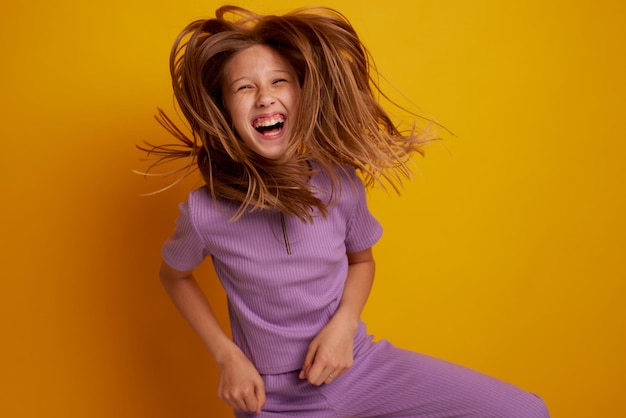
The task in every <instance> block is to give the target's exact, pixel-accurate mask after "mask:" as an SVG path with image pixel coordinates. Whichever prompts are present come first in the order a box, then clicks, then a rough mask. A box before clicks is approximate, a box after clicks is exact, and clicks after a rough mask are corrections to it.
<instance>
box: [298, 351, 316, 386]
mask: <svg viewBox="0 0 626 418" xmlns="http://www.w3.org/2000/svg"><path fill="white" fill-rule="evenodd" d="M316 354H317V347H315V346H311V347H309V349H308V351H307V352H306V356H304V363H303V365H302V371H301V372H300V379H306V378H307V377H308V375H309V372H310V371H311V365H312V364H313V363H314V361H315V355H316Z"/></svg>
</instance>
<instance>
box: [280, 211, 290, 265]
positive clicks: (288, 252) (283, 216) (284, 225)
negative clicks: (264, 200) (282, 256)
mask: <svg viewBox="0 0 626 418" xmlns="http://www.w3.org/2000/svg"><path fill="white" fill-rule="evenodd" d="M280 225H281V226H282V227H283V239H284V240H285V248H286V249H287V254H289V255H291V246H290V245H289V236H288V235H287V225H286V224H285V215H283V213H282V212H281V213H280Z"/></svg>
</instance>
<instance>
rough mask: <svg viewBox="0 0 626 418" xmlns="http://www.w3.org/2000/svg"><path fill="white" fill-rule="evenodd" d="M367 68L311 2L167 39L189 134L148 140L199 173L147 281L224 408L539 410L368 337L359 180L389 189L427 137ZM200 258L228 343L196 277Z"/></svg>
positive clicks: (341, 22) (528, 400) (349, 33)
mask: <svg viewBox="0 0 626 418" xmlns="http://www.w3.org/2000/svg"><path fill="white" fill-rule="evenodd" d="M370 65H371V64H370V60H369V56H368V54H367V52H366V49H365V48H364V46H363V45H362V43H361V42H360V40H359V38H358V36H357V35H356V33H355V31H354V30H353V28H352V26H351V25H350V24H349V23H348V21H346V19H345V18H344V17H343V16H342V15H340V14H339V13H337V12H335V11H333V10H329V9H323V8H321V9H320V8H318V9H303V10H297V11H293V12H291V13H287V14H285V15H283V16H259V15H255V14H253V13H251V12H249V11H246V10H243V9H241V8H237V7H232V6H225V7H222V8H220V9H219V10H217V13H216V18H213V19H207V20H199V21H196V22H194V23H192V24H190V25H189V26H188V27H187V28H186V29H185V30H184V31H183V32H182V33H181V35H180V36H179V37H178V39H177V40H176V42H175V44H174V47H173V49H172V55H171V72H172V77H173V86H174V93H175V96H176V99H177V101H178V104H179V106H180V108H181V111H182V113H183V115H184V116H185V118H186V120H187V122H188V123H189V125H190V127H191V131H192V133H193V135H192V138H191V139H190V138H186V137H185V135H183V134H182V133H181V131H179V130H178V129H177V128H176V127H175V125H174V124H173V123H172V122H171V121H170V119H168V118H167V116H165V115H164V114H163V113H161V114H160V118H159V119H160V121H161V123H162V124H163V125H164V126H165V127H166V128H167V129H168V130H169V131H170V132H171V133H172V134H174V135H175V136H176V137H177V138H178V139H179V140H181V141H182V148H181V144H178V145H166V146H157V147H153V148H151V149H150V150H149V151H150V152H151V153H155V154H156V155H158V156H160V160H161V161H163V160H170V159H176V158H179V157H181V158H183V157H184V158H189V157H191V159H192V160H194V161H195V162H196V163H197V166H198V168H199V169H200V172H201V174H202V176H203V178H204V180H205V182H206V185H205V186H203V187H201V188H199V189H197V190H194V191H192V192H191V193H190V194H189V197H188V199H187V201H186V202H185V203H183V204H181V205H180V215H179V218H178V221H177V225H176V229H175V231H174V232H173V234H172V236H171V237H170V238H169V239H168V240H167V242H166V243H165V245H164V246H163V265H162V268H161V273H160V277H161V281H162V283H163V285H164V287H165V289H166V291H167V292H168V294H169V296H170V297H171V299H172V301H173V302H174V303H175V305H176V306H177V308H178V309H179V310H180V312H181V313H182V315H183V316H184V317H185V319H186V320H187V321H188V322H189V324H190V325H191V326H192V327H193V329H194V330H195V332H196V333H197V334H198V336H199V337H200V338H201V339H202V341H203V343H204V344H205V345H206V347H207V349H208V351H209V352H210V354H211V355H212V356H213V358H214V359H215V361H216V362H217V364H218V366H219V368H220V378H219V389H218V392H219V397H220V398H221V399H222V400H223V401H224V402H226V403H228V404H229V405H231V406H232V407H233V408H234V409H235V415H236V416H237V417H248V416H253V415H255V414H256V415H258V416H261V417H278V416H281V417H282V416H285V417H333V418H336V417H458V416H464V417H520V418H522V417H523V418H533V417H547V416H548V412H547V410H546V408H545V406H544V404H543V402H542V401H541V399H539V398H538V397H536V396H534V395H532V394H529V393H527V392H524V391H522V390H520V389H518V388H516V387H514V386H511V385H509V384H507V383H503V382H500V381H498V380H495V379H493V378H490V377H487V376H485V375H482V374H479V373H477V372H474V371H471V370H468V369H465V368H462V367H459V366H455V365H452V364H449V363H446V362H443V361H440V360H436V359H433V358H430V357H427V356H425V355H421V354H418V353H413V352H409V351H405V350H401V349H398V348H395V347H394V346H392V345H391V344H390V343H388V342H387V341H384V340H383V341H380V342H373V341H372V337H371V336H370V335H368V333H367V331H366V328H365V325H364V324H363V322H362V321H361V319H360V314H361V311H362V309H363V307H364V305H365V303H366V300H367V298H368V295H369V293H370V289H371V286H372V281H373V279H374V258H373V257H372V249H371V247H372V246H373V245H374V244H375V243H376V242H377V240H378V239H379V238H380V236H381V233H382V229H381V226H380V225H379V223H378V222H377V221H376V220H375V219H374V218H373V217H372V215H371V214H370V212H369V211H368V208H367V205H366V200H365V192H364V185H363V182H362V181H361V177H363V178H365V179H366V180H367V182H368V183H372V182H384V183H390V184H392V185H393V184H395V183H397V180H398V175H399V174H400V175H406V174H408V172H407V170H406V167H405V162H406V161H407V160H408V159H409V158H410V157H411V155H412V154H413V153H414V152H421V148H422V146H423V144H424V143H425V142H427V141H428V134H427V133H426V132H422V133H415V132H410V133H403V132H400V131H399V129H398V128H396V127H395V126H394V123H392V121H391V118H390V117H389V116H388V115H387V114H386V113H385V111H384V110H383V108H382V107H381V106H380V105H379V104H378V102H377V100H376V97H377V94H378V93H380V92H379V90H378V88H377V87H376V84H375V82H374V80H373V79H372V74H371V72H373V70H372V71H370ZM356 170H358V171H359V172H360V176H357V174H356ZM206 257H211V258H212V261H213V265H214V268H215V270H216V273H217V275H218V277H219V279H220V281H221V283H222V285H223V286H224V289H225V290H226V294H227V296H228V306H229V314H230V322H231V327H232V336H233V339H232V340H231V339H230V338H229V337H227V335H226V334H225V333H224V332H223V331H222V329H220V326H219V325H218V323H217V321H216V319H215V316H214V314H213V312H212V310H211V307H210V306H209V304H208V302H207V300H206V298H205V297H204V296H203V294H202V292H201V291H200V290H199V288H198V286H197V284H196V281H195V280H194V278H193V275H192V271H193V270H194V269H195V268H196V267H197V266H198V265H199V264H200V263H201V262H202V261H203V260H204V259H205V258H206Z"/></svg>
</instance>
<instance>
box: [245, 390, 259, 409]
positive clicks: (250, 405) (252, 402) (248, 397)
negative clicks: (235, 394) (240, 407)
mask: <svg viewBox="0 0 626 418" xmlns="http://www.w3.org/2000/svg"><path fill="white" fill-rule="evenodd" d="M242 400H243V402H244V404H245V410H246V411H250V412H256V411H257V410H259V402H258V399H257V394H256V389H255V388H251V390H246V391H245V392H244V393H243V398H242Z"/></svg>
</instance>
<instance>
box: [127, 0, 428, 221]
mask: <svg viewBox="0 0 626 418" xmlns="http://www.w3.org/2000/svg"><path fill="white" fill-rule="evenodd" d="M253 45H266V46H269V47H271V48H273V49H274V50H275V51H276V52H277V53H279V54H280V55H281V56H282V57H284V58H285V59H286V60H287V61H288V62H289V63H290V64H291V65H292V66H293V68H294V70H295V72H296V75H297V77H298V82H299V84H300V87H301V92H300V99H299V102H300V106H301V108H304V109H305V111H300V112H298V113H297V117H296V119H295V124H294V126H293V135H292V136H291V139H290V143H289V145H288V148H287V152H286V153H285V155H284V156H283V157H282V158H280V159H276V160H271V159H267V158H264V157H262V156H260V155H258V154H256V153H255V152H253V151H252V150H250V149H249V148H248V147H247V146H246V145H245V144H244V142H243V141H242V140H241V139H240V138H239V137H238V135H237V133H236V131H235V130H234V128H233V124H232V122H231V120H230V116H229V115H228V113H227V112H226V110H225V106H224V103H223V98H222V81H223V77H224V68H225V66H226V63H227V62H228V61H229V60H230V58H232V57H233V55H234V54H236V53H237V52H239V51H242V50H244V49H246V48H248V47H250V46H253ZM170 72H171V76H172V85H173V91H174V97H175V99H176V102H177V105H178V107H179V108H180V111H181V113H182V115H183V116H184V119H185V120H186V122H187V124H188V125H189V128H190V134H186V133H184V132H183V131H182V130H181V129H179V128H178V127H177V125H176V124H175V123H174V122H173V121H172V120H171V119H170V117H168V116H167V115H166V114H165V113H164V112H163V111H162V110H159V112H158V114H157V115H156V118H157V120H158V121H159V123H160V124H161V125H163V127H164V128H165V129H166V130H167V131H169V132H170V133H171V134H172V135H173V136H174V137H175V138H176V139H177V140H178V142H177V143H172V144H165V145H151V144H147V146H145V147H144V146H140V147H139V148H140V149H142V150H143V151H146V152H147V153H148V154H149V155H150V156H152V157H154V158H155V161H154V162H153V164H152V166H150V168H153V167H154V166H158V165H160V164H163V163H165V162H169V161H173V160H182V161H183V166H182V167H181V168H179V169H177V170H175V171H174V172H173V173H175V174H178V175H179V176H180V178H182V177H184V176H186V175H187V174H188V173H189V172H191V171H193V169H194V166H197V168H198V169H199V171H200V173H201V175H202V177H203V179H204V181H205V183H206V186H207V188H208V190H209V191H210V193H211V195H212V196H213V198H214V199H227V200H229V201H234V202H237V203H239V205H240V206H239V210H238V211H237V213H236V214H235V216H234V217H233V220H236V219H238V218H239V217H241V216H242V215H243V214H244V213H245V212H246V211H248V210H258V209H272V210H278V211H280V212H282V213H284V214H285V215H290V216H295V217H298V218H300V219H302V220H303V221H312V220H313V219H312V214H311V208H317V209H319V210H320V212H321V213H322V214H326V213H327V206H328V205H329V204H331V202H332V198H331V200H330V201H323V200H322V199H320V198H319V197H317V196H316V194H315V191H314V190H311V188H310V186H309V184H308V183H309V182H308V179H309V178H310V177H311V176H312V175H314V174H315V169H314V168H313V165H311V164H309V163H308V162H310V161H314V162H315V163H316V165H317V166H319V167H320V169H322V170H323V171H324V172H326V173H327V174H328V175H329V176H330V178H331V179H332V180H333V181H332V183H333V184H334V185H337V184H339V182H338V176H339V175H340V170H344V169H345V167H347V166H350V167H353V168H355V169H357V170H359V172H360V173H361V175H362V177H363V179H364V182H365V184H366V185H367V186H369V185H372V184H373V183H380V184H382V185H383V186H385V185H386V184H389V185H391V186H392V188H394V189H395V190H396V191H398V190H399V189H398V187H399V185H400V184H401V180H402V177H409V176H410V170H409V168H408V166H407V163H408V161H409V160H410V158H411V156H412V155H413V154H414V153H419V154H422V153H423V146H424V145H425V144H426V143H427V142H429V141H431V140H432V139H434V138H433V135H432V133H431V130H430V129H428V128H425V129H423V130H420V131H418V130H417V129H416V128H415V125H413V126H414V127H413V128H412V129H411V130H409V131H401V130H400V129H399V128H398V127H396V126H395V125H394V123H393V122H392V119H391V117H390V116H389V114H388V113H387V112H386V111H385V110H384V109H383V107H382V105H381V104H380V103H379V100H378V99H379V98H381V97H383V98H385V99H387V100H388V101H389V102H390V103H392V104H393V102H392V101H391V100H390V99H388V97H387V96H386V95H385V94H384V93H383V92H382V90H381V89H380V88H379V86H378V83H377V79H376V78H375V77H377V75H378V73H377V71H376V69H375V66H374V64H373V60H372V58H371V56H370V54H369V52H368V51H367V49H366V48H365V46H364V45H363V43H362V42H361V40H360V39H359V37H358V35H357V33H356V32H355V30H354V28H353V27H352V25H351V24H350V23H349V21H348V20H347V19H346V18H345V17H344V16H343V15H342V14H341V13H339V12H337V11H336V10H333V9H329V8H323V7H317V8H302V9H296V10H294V11H291V12H288V13H286V14H284V15H280V16H276V15H259V14H256V13H253V12H251V11H249V10H246V9H243V8H240V7H237V6H223V7H221V8H219V9H218V10H217V11H216V13H215V18H209V19H200V20H196V21H194V22H192V23H191V24H189V25H188V26H187V27H186V28H185V29H184V30H183V31H182V32H181V33H180V34H179V36H178V37H177V38H176V40H175V42H174V45H173V47H172V50H171V54H170ZM396 106H397V105H396ZM404 110H406V109H404ZM413 116H415V117H418V118H419V116H417V115H413ZM150 168H149V169H148V172H149V171H150ZM165 174H172V172H170V173H165ZM151 175H154V174H151ZM336 189H338V186H333V190H332V191H331V197H332V196H334V197H337V196H338V194H339V193H341V190H336Z"/></svg>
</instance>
